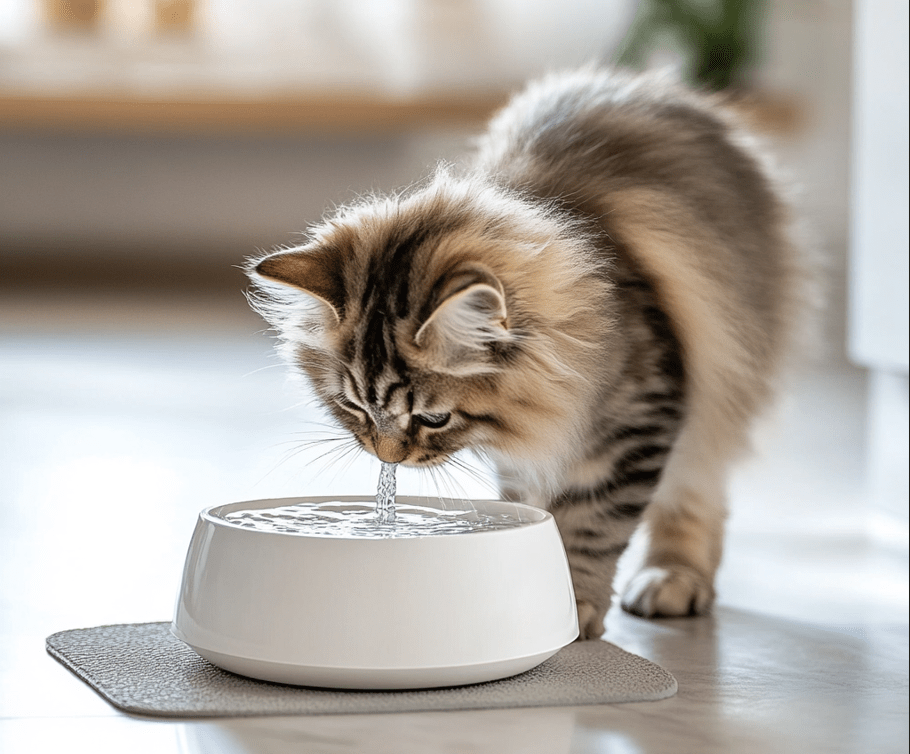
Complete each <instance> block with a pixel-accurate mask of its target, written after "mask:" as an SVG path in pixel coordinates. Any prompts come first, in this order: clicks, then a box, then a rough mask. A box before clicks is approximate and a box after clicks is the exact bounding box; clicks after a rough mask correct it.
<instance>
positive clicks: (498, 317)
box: [414, 264, 511, 372]
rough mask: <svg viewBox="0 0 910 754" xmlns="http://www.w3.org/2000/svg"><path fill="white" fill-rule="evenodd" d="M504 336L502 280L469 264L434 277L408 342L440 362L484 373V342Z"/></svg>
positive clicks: (505, 318)
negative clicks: (429, 299)
mask: <svg viewBox="0 0 910 754" xmlns="http://www.w3.org/2000/svg"><path fill="white" fill-rule="evenodd" d="M510 337H511V336H510V333H509V317H508V311H507V309H506V298H505V292H504V290H503V287H502V284H501V283H500V282H499V279H498V278H497V277H496V276H495V275H494V274H493V273H492V272H491V271H490V270H488V269H487V268H486V267H484V266H482V265H477V264H471V265H466V266H462V267H460V268H458V269H457V270H455V271H453V272H451V273H449V274H448V275H446V276H445V277H444V278H443V279H442V280H440V281H439V283H438V284H437V289H436V293H435V296H434V299H433V309H432V311H431V313H430V315H429V316H428V317H427V318H426V320H425V321H424V322H423V324H422V325H421V326H420V328H419V329H418V331H417V334H416V335H415V336H414V342H415V343H416V344H417V346H418V347H419V348H421V349H423V350H425V351H428V352H431V353H432V354H433V360H434V361H435V362H436V363H437V364H438V365H440V366H445V367H446V368H448V369H449V370H455V371H459V372H460V371H465V370H467V372H472V371H473V372H476V371H478V370H479V371H486V370H485V369H484V368H483V365H484V364H485V363H486V362H487V360H488V359H487V356H488V353H489V351H488V348H487V346H489V345H490V344H491V343H494V342H501V341H506V340H509V339H510Z"/></svg>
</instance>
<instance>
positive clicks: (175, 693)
mask: <svg viewBox="0 0 910 754" xmlns="http://www.w3.org/2000/svg"><path fill="white" fill-rule="evenodd" d="M169 625H170V624H168V623H137V624H127V625H119V626H99V627H97V628H80V629H74V630H72V631H62V632H60V633H56V634H53V635H52V636H49V637H48V639H47V651H48V652H49V653H50V654H51V655H52V656H53V657H55V658H56V659H57V660H59V661H60V662H62V663H63V664H64V665H65V666H66V667H68V668H69V669H70V670H72V671H73V672H74V673H75V674H76V675H77V676H79V678H81V679H82V680H83V681H85V682H86V683H87V684H89V686H91V687H92V688H93V689H95V690H96V691H97V692H98V693H100V694H101V695H102V696H103V697H104V698H105V699H107V700H108V701H109V702H110V703H111V704H113V705H114V706H115V707H119V708H120V709H122V710H124V711H126V712H132V713H136V714H141V715H158V716H165V717H184V718H185V717H228V716H232V717H233V716H244V715H313V714H338V713H368V712H419V711H426V710H459V709H492V708H502V707H551V706H563V705H575V704H606V703H614V702H641V701H653V700H657V699H665V698H666V697H668V696H673V694H675V693H676V679H675V678H673V676H672V675H670V674H669V673H668V672H667V671H666V670H664V669H663V668H661V667H659V666H657V665H655V664H654V663H652V662H650V661H648V660H645V659H644V658H642V657H639V656H637V655H633V654H630V653H628V652H626V651H625V650H622V649H620V648H619V647H617V646H615V645H613V644H610V643H608V642H605V641H586V642H576V643H574V644H570V645H569V646H567V647H565V648H564V649H562V650H561V651H560V652H558V653H557V654H556V655H554V656H553V657H551V658H550V659H549V660H547V661H546V662H544V663H543V664H542V665H539V666H537V667H536V668H533V669H532V670H529V671H527V672H526V673H522V674H521V675H517V676H514V677H512V678H506V679H504V680H501V681H491V682H489V683H479V684H475V685H472V686H459V687H456V688H445V689H427V690H422V691H335V690H327V689H311V688H301V687H299V686H284V685H281V684H276V683H267V682H265V681H256V680H253V679H250V678H244V677H242V676H238V675H234V674H233V673H228V672H226V671H224V670H221V669H219V668H217V667H215V666H214V665H212V664H211V663H209V662H207V661H206V660H203V659H202V658H201V657H199V656H198V655H197V654H196V653H195V652H194V651H193V650H192V649H190V648H189V647H188V646H187V645H185V644H184V643H183V642H181V641H180V640H179V639H176V638H175V637H174V636H172V635H171V633H170V630H169Z"/></svg>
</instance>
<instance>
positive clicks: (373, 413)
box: [250, 173, 609, 466]
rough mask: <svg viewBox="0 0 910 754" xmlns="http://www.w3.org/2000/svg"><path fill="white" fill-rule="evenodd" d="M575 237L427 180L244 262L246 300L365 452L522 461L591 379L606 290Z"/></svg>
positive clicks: (462, 184) (459, 184)
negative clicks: (486, 455) (466, 452)
mask: <svg viewBox="0 0 910 754" xmlns="http://www.w3.org/2000/svg"><path fill="white" fill-rule="evenodd" d="M589 242H590V238H589V237H588V235H587V234H586V233H585V232H584V231H583V230H582V229H581V228H579V227H578V226H577V224H576V223H574V221H572V220H570V219H569V218H565V217H560V216H559V215H558V213H556V212H554V211H553V210H552V208H542V207H541V206H538V205H536V204H535V203H533V202H529V201H527V200H525V199H522V198H519V197H516V196H514V195H510V194H508V193H506V192H503V191H501V190H499V189H496V188H493V187H491V186H489V185H486V184H484V183H482V182H479V181H473V180H469V179H454V178H451V177H450V176H449V175H447V174H446V173H440V174H439V175H437V176H436V178H435V179H434V180H433V181H432V182H430V184H429V185H427V186H425V187H423V188H421V189H418V190H415V191H413V192H411V193H410V194H407V195H403V196H398V197H393V198H385V199H374V200H371V201H367V202H363V203H361V204H359V205H356V206H352V207H347V208H344V209H342V210H340V211H339V212H338V213H337V214H336V215H335V216H334V217H332V218H331V219H329V220H328V221H326V222H325V223H324V224H323V225H321V226H319V227H317V228H314V229H313V230H312V231H311V233H310V238H309V241H308V242H307V243H306V244H305V245H303V246H300V247H296V248H290V249H283V250H281V251H278V252H275V253H272V254H269V255H267V256H265V257H262V258H259V259H256V260H253V261H252V262H251V265H250V274H251V276H252V278H253V280H254V281H255V282H256V283H257V292H256V294H255V295H254V298H253V303H254V306H255V307H256V308H257V310H258V311H259V312H260V313H261V314H262V315H263V316H264V317H265V318H266V319H267V320H268V321H269V322H270V323H271V324H272V325H273V326H274V327H275V328H276V330H277V331H278V334H279V337H280V338H281V341H282V346H281V350H282V352H283V355H284V356H285V358H286V359H287V360H288V361H289V362H290V363H291V364H292V365H294V366H295V367H297V368H299V369H300V370H301V371H302V372H303V373H304V374H305V375H306V376H307V377H308V378H309V380H310V382H311V384H312V386H313V388H314V390H315V392H316V393H317V395H318V396H319V397H320V399H321V400H322V401H323V402H324V404H325V406H326V407H327V408H328V410H329V411H330V412H331V413H332V414H333V415H334V417H335V419H336V420H337V421H338V422H339V423H340V424H341V425H342V426H343V427H344V428H346V429H347V430H348V431H349V432H351V434H353V435H354V436H355V437H356V438H357V439H358V441H359V442H360V444H361V445H362V446H363V448H365V449H366V450H367V451H369V452H370V453H373V454H374V455H376V456H377V457H379V458H380V459H382V460H384V461H389V462H400V463H403V464H405V465H412V466H433V465H437V464H439V463H442V462H444V461H446V460H447V459H448V458H450V457H451V455H452V454H454V453H455V452H457V451H459V450H461V449H463V448H469V447H470V448H482V449H485V450H487V451H489V452H492V453H494V454H498V455H501V456H503V457H513V458H522V459H525V460H528V459H530V460H534V459H536V458H538V457H542V456H545V455H546V454H547V452H556V451H557V450H559V448H558V447H557V446H558V445H559V444H560V443H563V444H565V443H566V442H567V441H569V440H570V439H571V436H572V432H573V428H577V427H576V425H578V424H579V422H580V417H579V409H578V406H579V405H583V404H584V401H585V397H586V396H588V395H589V394H590V392H591V389H592V388H591V385H592V383H593V382H596V377H595V375H594V374H593V373H594V372H596V371H597V369H598V367H597V354H598V353H599V348H598V347H595V345H594V344H595V343H597V344H599V343H601V342H602V341H603V339H604V336H605V332H604V328H605V327H606V326H607V323H608V322H609V313H608V312H607V311H606V309H605V303H604V301H605V299H606V296H605V295H604V294H605V292H606V290H607V285H608V284H607V283H606V280H605V278H604V276H603V275H602V274H601V271H600V269H599V265H600V264H601V263H600V262H598V261H597V259H596V258H595V256H594V254H593V253H592V251H591V246H590V243H589ZM561 452H562V454H563V455H564V454H565V452H566V451H565V448H564V447H563V448H561Z"/></svg>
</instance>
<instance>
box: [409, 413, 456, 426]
mask: <svg viewBox="0 0 910 754" xmlns="http://www.w3.org/2000/svg"><path fill="white" fill-rule="evenodd" d="M451 418H452V415H451V414H414V421H415V422H417V423H418V424H420V425H421V426H424V427H429V428H430V429H441V428H442V427H444V426H445V425H446V424H448V423H449V419H451Z"/></svg>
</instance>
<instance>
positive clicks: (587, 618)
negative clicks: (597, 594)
mask: <svg viewBox="0 0 910 754" xmlns="http://www.w3.org/2000/svg"><path fill="white" fill-rule="evenodd" d="M576 607H577V608H578V639H577V641H587V640H588V639H599V638H600V637H601V636H603V633H604V617H605V616H606V614H607V611H606V610H605V609H602V608H599V607H597V606H596V605H593V604H591V603H590V602H585V601H584V600H579V601H578V602H577V603H576Z"/></svg>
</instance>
